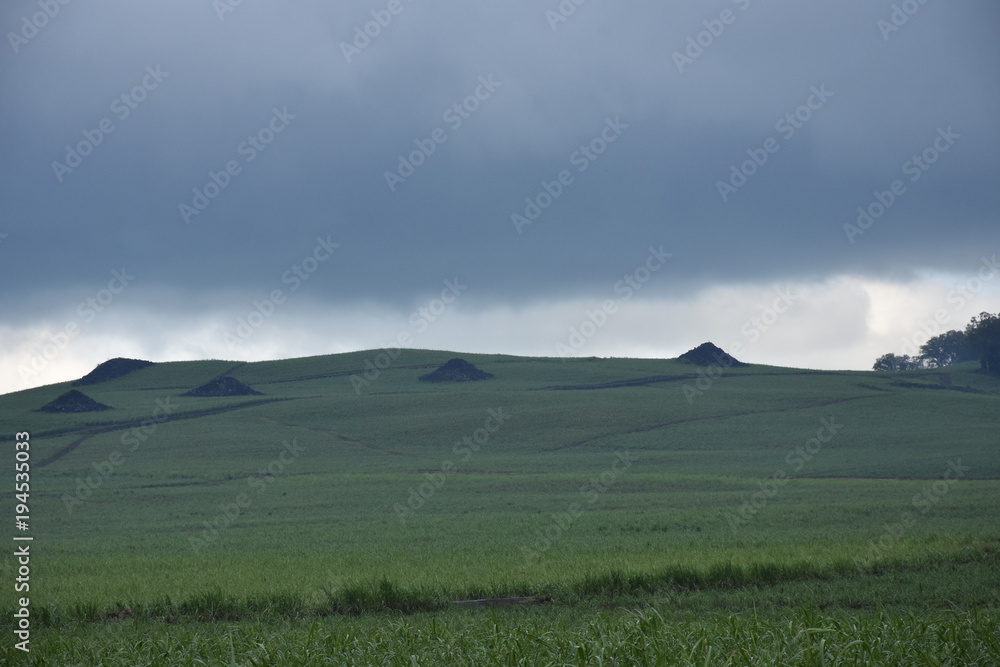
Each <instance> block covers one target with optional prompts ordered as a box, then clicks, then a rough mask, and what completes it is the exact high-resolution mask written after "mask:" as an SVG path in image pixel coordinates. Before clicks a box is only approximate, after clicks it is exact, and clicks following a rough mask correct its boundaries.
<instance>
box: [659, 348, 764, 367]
mask: <svg viewBox="0 0 1000 667" xmlns="http://www.w3.org/2000/svg"><path fill="white" fill-rule="evenodd" d="M677 360H678V361H686V362H687V363H689V364H694V365H695V366H722V367H724V368H739V367H740V366H747V365H749V364H745V363H743V362H742V361H740V360H738V359H737V358H736V357H733V356H730V355H729V353H727V352H726V351H725V350H723V349H722V348H721V347H718V346H717V345H715V344H713V343H702V344H701V345H699V346H698V347H696V348H694V349H693V350H688V351H687V352H685V353H684V354H682V355H681V356H679V357H677Z"/></svg>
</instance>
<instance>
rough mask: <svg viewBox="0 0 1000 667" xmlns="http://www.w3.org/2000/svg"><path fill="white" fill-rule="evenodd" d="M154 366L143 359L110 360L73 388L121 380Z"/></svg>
mask: <svg viewBox="0 0 1000 667" xmlns="http://www.w3.org/2000/svg"><path fill="white" fill-rule="evenodd" d="M152 365H153V362H152V361H143V360H142V359H123V358H122V357H117V358H115V359H108V360H107V361H105V362H104V363H103V364H99V365H98V366H97V368H95V369H94V370H92V371H90V372H89V373H87V374H86V375H84V376H83V377H82V378H80V379H79V380H77V381H76V382H74V383H73V384H72V385H71V386H73V387H83V386H86V385H89V384H97V383H99V382H107V381H108V380H114V379H115V378H120V377H121V376H123V375H128V374H129V373H131V372H132V371H137V370H139V369H140V368H145V367H146V366H152Z"/></svg>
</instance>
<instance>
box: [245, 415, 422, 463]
mask: <svg viewBox="0 0 1000 667" xmlns="http://www.w3.org/2000/svg"><path fill="white" fill-rule="evenodd" d="M260 420H261V421H264V422H268V423H269V424H274V425H275V426H281V427H283V428H290V429H299V430H300V431H310V432H313V433H322V434H323V435H328V436H330V437H332V438H336V439H337V440H340V441H341V442H345V443H347V444H349V445H354V446H355V447H361V448H363V449H370V450H372V451H374V452H380V453H382V454H392V455H393V456H406V457H409V456H412V455H410V454H404V453H403V452H397V451H395V450H393V449H386V448H385V447H378V446H376V445H369V444H367V443H364V442H359V441H357V440H351V439H350V438H348V437H347V436H345V435H341V434H340V433H338V432H336V431H331V430H329V429H323V428H317V427H314V426H301V425H299V424H287V423H283V422H279V421H278V420H277V419H271V418H269V417H261V418H260Z"/></svg>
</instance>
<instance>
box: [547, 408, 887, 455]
mask: <svg viewBox="0 0 1000 667" xmlns="http://www.w3.org/2000/svg"><path fill="white" fill-rule="evenodd" d="M863 398H883V395H880V394H868V395H865V396H849V397H847V398H838V399H835V400H832V401H823V402H821V403H810V404H807V405H797V406H795V407H792V408H776V409H772V410H751V411H749V412H737V413H732V414H724V415H706V416H704V417H687V418H685V419H674V420H673V421H669V422H664V423H662V424H653V425H652V426H643V427H642V428H637V429H634V430H632V431H622V432H618V433H605V434H603V435H598V436H595V437H593V438H586V439H584V440H577V441H575V442H570V443H567V444H565V445H559V446H558V447H552V448H550V449H547V450H545V451H547V452H555V451H559V450H561V449H572V448H574V447H581V446H583V445H587V444H590V443H592V442H597V441H598V440H603V439H605V438H611V437H614V436H627V435H634V434H636V433H648V432H650V431H656V430H658V429H661V428H669V427H671V426H677V425H679V424H690V423H691V422H700V421H707V420H710V419H729V418H732V417H747V416H750V415H765V414H775V413H780V412H794V411H796V410H808V409H810V408H822V407H825V406H827V405H836V404H838V403H846V402H848V401H857V400H861V399H863Z"/></svg>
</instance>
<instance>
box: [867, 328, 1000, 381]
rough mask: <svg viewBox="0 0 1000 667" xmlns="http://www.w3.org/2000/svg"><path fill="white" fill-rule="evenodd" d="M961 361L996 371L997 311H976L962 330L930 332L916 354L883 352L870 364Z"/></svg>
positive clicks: (908, 366) (905, 367)
mask: <svg viewBox="0 0 1000 667" xmlns="http://www.w3.org/2000/svg"><path fill="white" fill-rule="evenodd" d="M964 361H979V364H980V366H981V367H982V369H983V370H984V371H986V372H987V373H993V374H1000V314H997V315H991V314H989V313H980V314H979V316H978V317H973V318H972V321H971V322H969V324H968V326H966V327H965V331H958V330H957V329H956V330H952V331H947V332H945V333H943V334H939V335H937V336H934V337H933V338H931V339H930V340H928V341H927V342H926V343H924V344H923V345H921V346H920V354H919V355H918V356H910V355H908V354H883V355H882V356H881V357H879V358H878V359H876V360H875V365H874V366H873V367H872V368H873V370H876V371H912V370H919V369H923V368H943V367H945V366H951V365H952V364H960V363H962V362H964Z"/></svg>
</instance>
